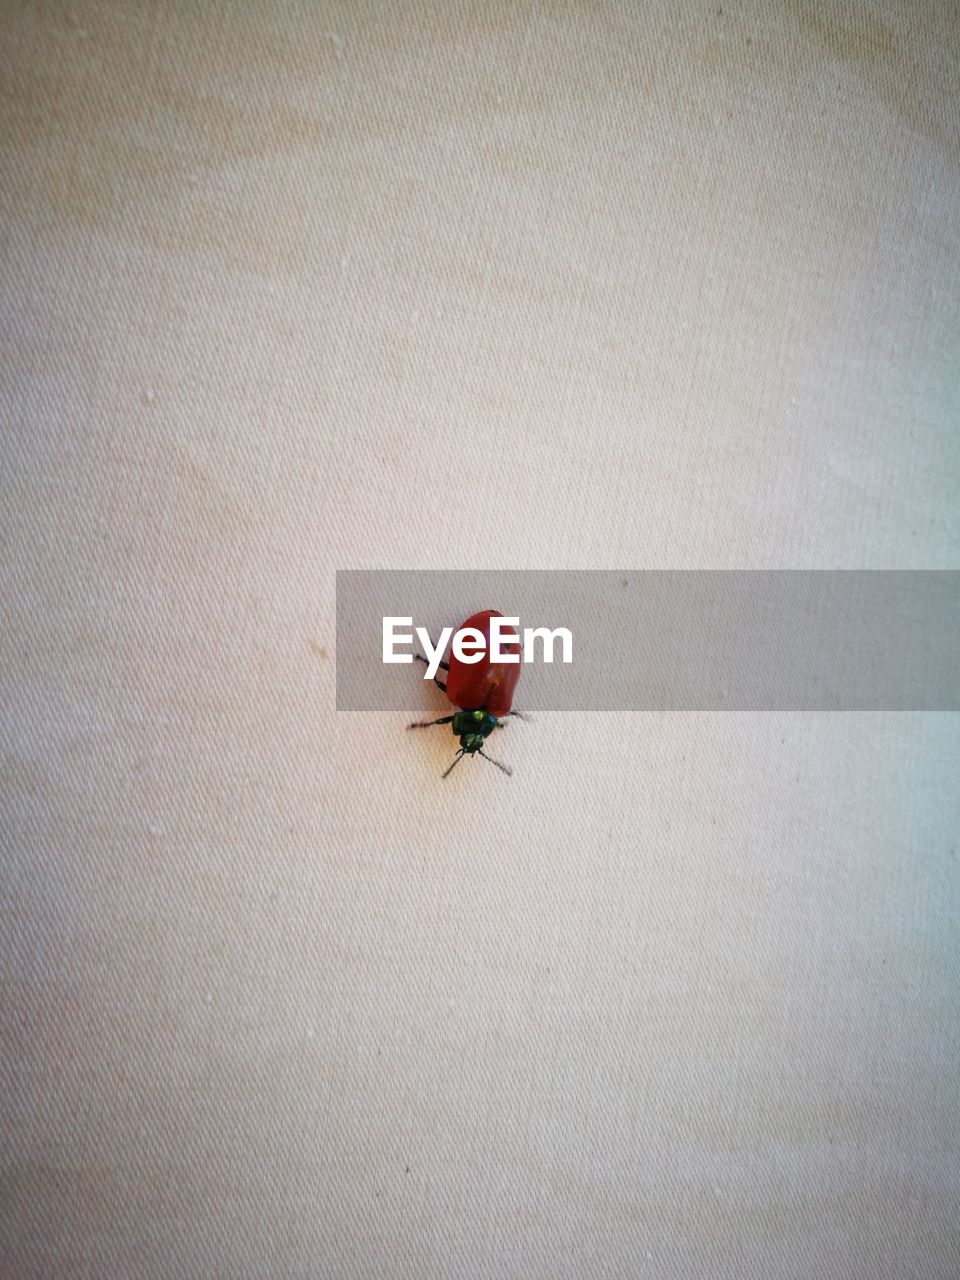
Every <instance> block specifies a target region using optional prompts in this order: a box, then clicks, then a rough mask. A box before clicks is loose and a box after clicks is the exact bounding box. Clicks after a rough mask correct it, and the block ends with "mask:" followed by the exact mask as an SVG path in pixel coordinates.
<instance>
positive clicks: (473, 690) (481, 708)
mask: <svg viewBox="0 0 960 1280" xmlns="http://www.w3.org/2000/svg"><path fill="white" fill-rule="evenodd" d="M503 616H504V615H503V614H502V613H499V612H498V611H497V610H496V609H481V611H480V612H479V613H472V614H471V615H470V617H469V618H467V620H466V622H464V623H462V624H461V626H460V627H458V628H457V629H458V630H459V631H463V630H465V629H466V628H467V627H473V628H474V629H475V630H477V631H479V632H481V633H482V635H483V636H484V637H485V640H486V645H485V649H486V651H485V652H484V654H483V657H482V658H481V659H480V661H479V662H474V663H469V662H461V661H460V659H459V658H458V657H457V655H456V654H455V653H454V652H452V651H451V653H450V661H449V662H441V663H440V668H441V670H443V671H445V672H446V673H447V679H446V683H444V682H443V681H442V680H441V679H440V677H439V676H434V680H435V681H436V683H437V685H438V686H439V687H440V688H441V689H442V690H443V692H444V693H445V694H446V695H447V697H448V698H449V699H450V701H451V702H452V703H453V705H454V706H455V707H457V708H458V710H456V711H455V712H454V713H453V715H452V716H441V717H440V719H439V720H415V721H414V722H413V724H408V725H407V728H408V729H429V728H430V726H431V725H435V724H448V725H450V726H451V728H452V729H453V734H454V737H456V738H459V739H460V750H459V751H458V752H457V754H456V755H455V756H454V757H453V763H452V764H451V765H450V767H449V769H447V770H446V771H445V772H444V774H443V775H442V776H443V777H444V778H446V777H448V776H449V774H450V773H451V772H452V771H453V769H454V767H455V766H456V765H458V764H459V763H460V761H461V760H462V759H463V757H464V756H465V755H466V756H475V755H476V756H483V758H484V760H489V761H490V763H491V764H495V765H496V766H497V768H498V769H502V770H503V772H504V773H506V774H508V775H509V774H510V773H511V772H512V770H510V769H508V768H507V766H506V765H505V764H501V763H500V761H499V760H494V758H493V756H488V755H487V753H486V752H485V751H484V750H483V744H484V743H485V742H486V740H487V738H489V737H490V734H491V733H493V731H494V730H495V729H502V728H503V727H504V725H503V722H504V720H505V719H506V718H507V716H518V717H519V718H520V719H521V720H523V719H525V718H526V717H525V716H523V714H522V713H521V712H519V711H514V710H513V691H514V689H515V688H516V687H517V681H518V680H519V679H520V668H521V666H522V664H523V657H522V655H521V653H520V637H519V636H517V633H516V631H515V630H514V629H513V628H512V627H505V628H504V629H503V631H502V633H501V642H500V648H501V651H502V652H503V653H510V654H516V655H517V658H518V659H519V661H517V662H514V663H508V662H492V661H491V660H490V619H491V618H502V617H503ZM416 657H417V658H418V659H419V660H420V661H421V662H423V663H426V661H427V660H426V658H425V657H424V656H423V654H420V653H418V654H417V655H416Z"/></svg>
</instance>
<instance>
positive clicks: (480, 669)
mask: <svg viewBox="0 0 960 1280" xmlns="http://www.w3.org/2000/svg"><path fill="white" fill-rule="evenodd" d="M503 616H504V615H503V614H502V613H500V612H499V611H498V610H496V609H482V610H481V611H480V612H479V613H473V614H471V615H470V617H469V618H467V620H466V622H462V623H461V624H460V626H459V627H458V628H457V630H458V631H462V630H464V628H466V627H475V628H476V629H477V631H479V632H481V633H482V634H483V636H484V638H485V640H486V652H485V653H484V655H483V657H482V658H481V659H480V661H479V662H474V663H467V662H461V661H460V660H459V658H458V657H457V655H456V654H455V653H454V652H453V650H451V651H450V669H449V671H448V672H447V676H446V681H447V697H448V698H449V699H450V701H451V702H452V703H453V705H454V706H455V707H461V708H463V709H464V710H468V711H474V710H477V709H481V710H483V711H489V712H490V714H491V715H492V716H497V717H499V716H505V715H508V714H509V712H510V708H511V707H512V706H513V691H514V689H516V687H517V681H518V680H519V679H520V670H521V667H522V666H523V654H522V653H521V651H520V637H519V635H518V634H517V630H516V628H515V627H512V626H511V627H504V628H503V631H502V633H501V635H502V639H501V643H500V647H501V649H502V651H503V652H504V653H514V654H517V655H518V656H519V658H520V661H519V662H512V663H508V662H492V661H491V660H490V619H491V618H502V617H503ZM511 637H516V638H515V639H512V638H511Z"/></svg>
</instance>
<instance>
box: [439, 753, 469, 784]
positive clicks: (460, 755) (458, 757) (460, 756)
mask: <svg viewBox="0 0 960 1280" xmlns="http://www.w3.org/2000/svg"><path fill="white" fill-rule="evenodd" d="M462 759H463V748H462V747H461V749H460V750H459V751H458V752H457V754H456V755H455V756H454V757H453V764H452V765H451V766H450V768H449V769H447V770H446V771H445V772H444V773H442V774H441V775H440V776H441V778H446V777H447V775H448V774H451V773H452V772H453V770H454V769H455V768H456V766H457V765H458V764H459V763H460V761H461V760H462Z"/></svg>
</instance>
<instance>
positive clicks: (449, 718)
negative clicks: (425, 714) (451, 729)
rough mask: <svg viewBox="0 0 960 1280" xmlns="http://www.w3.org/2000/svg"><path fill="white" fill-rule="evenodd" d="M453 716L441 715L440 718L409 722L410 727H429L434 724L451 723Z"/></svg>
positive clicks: (408, 726)
mask: <svg viewBox="0 0 960 1280" xmlns="http://www.w3.org/2000/svg"><path fill="white" fill-rule="evenodd" d="M452 720H453V716H441V717H440V719H439V720H414V722H413V724H408V725H407V728H408V729H429V728H430V726H431V725H434V724H450V722H451V721H452Z"/></svg>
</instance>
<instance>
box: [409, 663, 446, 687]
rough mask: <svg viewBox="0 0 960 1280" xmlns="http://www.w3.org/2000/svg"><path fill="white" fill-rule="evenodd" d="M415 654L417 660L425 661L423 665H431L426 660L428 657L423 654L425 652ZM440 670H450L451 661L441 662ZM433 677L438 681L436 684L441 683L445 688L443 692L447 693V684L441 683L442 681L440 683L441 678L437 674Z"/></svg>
mask: <svg viewBox="0 0 960 1280" xmlns="http://www.w3.org/2000/svg"><path fill="white" fill-rule="evenodd" d="M413 656H414V657H415V658H416V660H417V661H418V662H422V663H423V665H424V666H425V667H429V665H430V663H429V662H428V661H427V660H426V658H425V657H424V656H423V654H422V653H415V654H414V655H413ZM440 670H441V671H449V670H450V663H449V662H441V663H440ZM433 678H434V681H435V682H436V684H438V685H440V688H441V689H442V690H443V692H444V693H446V692H447V686H446V685H445V684H441V683H440V680H439V679H438V678H437V677H436V676H434V677H433Z"/></svg>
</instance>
